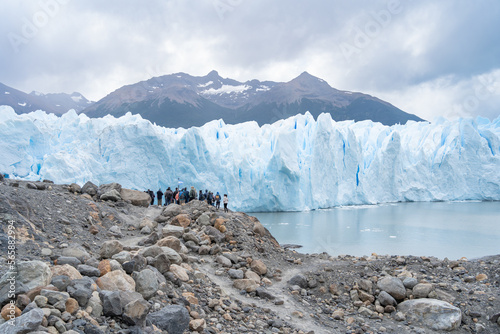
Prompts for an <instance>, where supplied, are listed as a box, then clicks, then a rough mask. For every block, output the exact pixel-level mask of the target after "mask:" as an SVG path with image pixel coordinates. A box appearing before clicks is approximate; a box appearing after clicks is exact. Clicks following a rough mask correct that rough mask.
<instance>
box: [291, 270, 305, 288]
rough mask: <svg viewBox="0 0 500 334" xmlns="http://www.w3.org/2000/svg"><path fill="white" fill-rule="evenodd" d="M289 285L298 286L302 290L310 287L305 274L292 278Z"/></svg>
mask: <svg viewBox="0 0 500 334" xmlns="http://www.w3.org/2000/svg"><path fill="white" fill-rule="evenodd" d="M288 284H289V285H298V286H299V287H301V288H302V289H306V288H307V287H308V283H307V277H306V276H305V275H303V274H297V275H295V276H293V277H292V278H290V280H289V281H288Z"/></svg>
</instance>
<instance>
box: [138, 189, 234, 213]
mask: <svg viewBox="0 0 500 334" xmlns="http://www.w3.org/2000/svg"><path fill="white" fill-rule="evenodd" d="M146 193H148V194H149V196H150V197H151V205H154V202H155V198H157V203H158V205H159V206H162V203H163V198H164V197H165V203H164V205H165V206H167V205H169V204H171V203H175V204H180V205H182V204H185V203H189V202H190V201H192V200H195V199H198V200H199V201H207V203H208V204H209V205H213V206H215V208H216V209H217V210H219V209H220V203H221V201H222V203H223V204H224V212H228V211H229V210H228V208H227V205H228V203H229V199H228V197H227V194H224V197H221V195H220V194H219V192H217V193H216V194H215V195H214V194H213V192H211V191H208V189H205V192H203V191H202V190H200V191H199V193H197V192H196V189H195V188H194V187H191V189H190V190H189V191H188V190H187V188H182V189H179V188H175V190H174V191H172V189H170V187H168V188H167V190H165V192H163V191H161V188H160V189H158V191H157V192H156V196H155V193H154V192H153V191H152V190H150V189H148V190H147V191H146Z"/></svg>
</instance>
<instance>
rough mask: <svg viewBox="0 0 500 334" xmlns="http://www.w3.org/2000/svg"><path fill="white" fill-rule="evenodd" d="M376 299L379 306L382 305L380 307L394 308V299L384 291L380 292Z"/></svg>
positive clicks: (395, 303)
mask: <svg viewBox="0 0 500 334" xmlns="http://www.w3.org/2000/svg"><path fill="white" fill-rule="evenodd" d="M377 299H378V301H379V302H380V305H382V306H387V305H393V306H396V305H397V302H396V299H394V297H392V296H391V295H390V294H388V293H387V292H385V291H380V293H379V294H378V297H377Z"/></svg>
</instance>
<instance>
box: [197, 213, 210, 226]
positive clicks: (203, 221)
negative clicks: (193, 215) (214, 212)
mask: <svg viewBox="0 0 500 334" xmlns="http://www.w3.org/2000/svg"><path fill="white" fill-rule="evenodd" d="M196 223H197V224H199V225H201V226H207V225H210V217H209V216H208V215H207V214H206V213H202V214H201V215H200V216H199V217H198V219H196Z"/></svg>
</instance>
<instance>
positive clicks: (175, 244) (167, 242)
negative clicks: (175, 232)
mask: <svg viewBox="0 0 500 334" xmlns="http://www.w3.org/2000/svg"><path fill="white" fill-rule="evenodd" d="M183 230H184V228H183ZM156 245H157V246H160V247H169V248H172V249H173V250H175V251H176V252H180V250H181V241H180V240H179V238H177V237H174V236H172V235H170V236H168V237H165V238H163V239H160V240H158V242H157V243H156Z"/></svg>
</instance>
